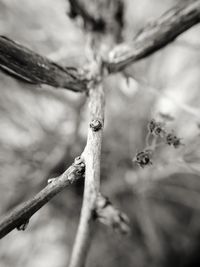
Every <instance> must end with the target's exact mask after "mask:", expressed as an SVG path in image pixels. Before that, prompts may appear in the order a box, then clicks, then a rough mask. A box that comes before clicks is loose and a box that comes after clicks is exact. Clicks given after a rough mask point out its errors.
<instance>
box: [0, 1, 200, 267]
mask: <svg viewBox="0 0 200 267" xmlns="http://www.w3.org/2000/svg"><path fill="white" fill-rule="evenodd" d="M124 2H125V25H124V31H123V37H124V39H126V40H131V38H132V37H133V36H134V34H135V33H136V32H137V31H138V30H139V29H140V28H142V27H143V26H144V25H145V24H146V23H150V22H151V21H152V20H154V19H156V18H157V17H159V16H160V15H161V14H162V13H163V12H165V11H166V10H168V9H169V8H170V7H172V6H173V5H174V4H175V3H176V1H175V0H165V1H159V0H152V1H148V0H140V1H138V0H125V1H124ZM68 9H69V6H68V2H67V1H66V0H57V1H53V0H40V1H32V0H21V1H16V0H0V34H1V35H5V36H7V37H9V38H11V39H13V40H16V41H18V42H19V43H21V44H23V45H25V46H27V47H29V48H31V49H32V50H34V51H35V52H38V53H40V54H41V55H44V56H46V57H48V58H49V59H52V60H54V61H56V62H59V64H61V65H63V66H66V65H70V66H78V65H83V64H84V62H85V61H86V59H87V56H86V55H87V38H86V35H85V33H84V32H83V31H82V28H81V27H80V21H77V22H75V21H71V19H70V18H69V17H68V16H67V14H66V12H67V10H68ZM199 49H200V26H195V27H193V28H192V29H190V30H189V31H187V32H186V33H184V34H182V35H181V36H180V37H179V38H178V39H177V40H176V41H175V42H174V43H172V44H170V45H168V46H167V47H165V48H164V49H162V50H160V51H159V52H157V53H156V54H155V55H153V56H151V57H149V58H147V59H145V60H142V61H140V62H138V63H136V64H134V65H133V66H131V67H129V68H127V69H126V71H125V76H129V78H128V80H127V79H126V78H125V76H124V74H120V73H119V74H116V75H113V76H112V77H109V78H108V79H107V80H106V81H105V86H106V92H107V106H106V125H105V132H104V141H103V153H102V172H101V176H102V178H101V181H102V193H103V194H105V195H108V196H109V198H110V199H111V200H112V201H113V203H115V205H116V206H118V207H119V208H120V209H121V210H123V211H124V212H126V213H127V214H128V216H129V217H130V220H131V234H130V236H128V237H123V236H118V235H116V234H115V233H113V231H112V229H107V228H106V227H104V226H102V225H99V226H98V229H97V230H96V235H95V238H94V241H93V243H92V246H91V250H90V253H89V258H88V266H93V267H97V266H99V267H100V266H104V267H110V266H118V267H120V266H127V267H129V266H137V267H140V266H144V267H145V266H148V267H149V266H176V267H177V266H181V267H182V266H184V267H186V266H199V264H200V259H199V247H200V241H199V237H200V213H199V212H200V180H199V174H200V107H199V104H200V91H199V87H200V75H199V68H200V53H199ZM0 90H1V94H0V113H1V116H0V203H1V205H0V215H1V216H3V215H4V214H5V213H6V212H8V211H9V210H11V209H12V208H13V207H15V206H16V205H17V204H19V203H21V202H23V201H25V200H27V199H29V198H31V197H32V196H33V195H34V194H35V193H37V192H38V191H39V190H41V189H42V188H43V187H44V186H45V185H46V182H47V179H48V178H50V177H53V176H55V175H59V174H60V173H62V172H63V171H64V170H65V169H66V168H67V167H68V166H69V165H70V164H71V163H72V161H73V159H74V157H75V156H77V155H79V154H80V153H81V151H82V149H83V148H84V145H85V140H86V135H87V103H85V102H86V101H85V97H84V96H83V95H79V94H76V93H73V92H68V91H65V90H61V89H58V90H54V89H52V88H46V87H45V86H43V88H40V87H38V88H35V86H32V85H29V84H23V83H20V82H18V81H16V80H14V79H13V78H11V77H8V76H6V75H5V74H3V73H0ZM151 118H156V119H159V120H163V121H165V124H166V128H167V129H169V130H174V132H175V133H176V134H177V135H178V136H180V137H181V138H182V142H183V143H184V145H183V146H181V147H180V148H178V149H173V148H172V147H167V146H163V147H161V148H159V149H157V150H156V151H155V153H154V154H153V159H152V161H153V165H152V166H148V167H147V168H144V169H142V168H139V167H138V166H137V165H135V164H133V162H132V159H133V158H134V156H135V155H136V153H137V152H138V151H140V150H143V149H144V148H145V138H146V135H147V124H148V121H149V120H150V119H151ZM82 190H83V185H82V183H81V182H79V183H77V184H76V185H73V186H72V187H69V188H67V189H66V190H65V191H64V192H62V193H61V194H60V195H58V196H57V197H56V198H55V199H53V200H52V201H51V202H50V203H48V204H47V205H46V206H45V207H43V208H42V209H41V210H40V211H39V212H37V213H36V214H35V215H34V216H33V217H32V218H31V220H30V223H29V225H28V228H27V230H26V231H25V232H18V231H17V230H14V231H12V232H11V233H10V234H9V235H8V236H6V237H5V238H4V239H2V240H1V241H0V266H1V267H13V266H15V267H22V266H26V267H35V266H37V267H44V266H48V267H64V266H67V261H68V259H69V255H70V252H71V249H72V244H73V241H74V237H75V233H76V229H77V225H78V219H79V213H80V208H81V202H82Z"/></svg>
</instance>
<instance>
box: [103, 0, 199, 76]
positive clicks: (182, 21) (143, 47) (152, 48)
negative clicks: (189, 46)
mask: <svg viewBox="0 0 200 267" xmlns="http://www.w3.org/2000/svg"><path fill="white" fill-rule="evenodd" d="M199 22H200V0H194V1H192V2H191V1H185V3H184V4H182V5H180V4H179V5H177V6H176V7H174V8H172V9H171V10H169V11H168V12H166V13H165V14H163V15H162V16H161V17H160V18H159V19H158V20H156V21H155V22H153V23H150V24H149V25H147V26H146V27H144V28H143V29H142V30H141V31H139V33H138V34H137V35H136V36H135V38H134V39H133V42H131V43H122V44H120V45H118V46H116V47H115V48H114V49H113V50H111V52H110V53H109V59H108V62H106V65H107V66H108V69H109V72H117V71H120V70H121V69H123V68H125V67H127V66H128V65H130V64H131V63H133V62H135V61H137V60H139V59H142V58H145V57H147V56H149V55H151V54H152V53H154V52H156V51H158V50H159V49H161V48H163V47H164V46H166V45H167V44H169V43H170V42H172V41H173V40H174V39H175V38H176V37H178V36H179V35H180V34H181V33H183V32H185V31H186V30H188V29H189V28H191V27H192V26H194V25H195V24H197V23H199Z"/></svg>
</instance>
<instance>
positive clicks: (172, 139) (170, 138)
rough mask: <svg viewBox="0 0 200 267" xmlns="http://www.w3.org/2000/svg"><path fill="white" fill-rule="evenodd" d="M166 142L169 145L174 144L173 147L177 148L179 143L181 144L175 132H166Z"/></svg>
mask: <svg viewBox="0 0 200 267" xmlns="http://www.w3.org/2000/svg"><path fill="white" fill-rule="evenodd" d="M166 143H167V144H168V145H169V146H171V145H172V146H174V147H175V148H178V147H180V146H181V145H183V144H182V143H181V139H180V138H178V137H177V136H176V135H175V134H173V133H169V134H167V136H166Z"/></svg>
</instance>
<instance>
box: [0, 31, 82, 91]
mask: <svg viewBox="0 0 200 267" xmlns="http://www.w3.org/2000/svg"><path fill="white" fill-rule="evenodd" d="M0 69H1V70H2V71H4V72H6V73H7V74H9V75H10V76H13V77H15V78H16V79H19V80H21V81H24V82H28V83H32V84H38V85H41V84H47V85H50V86H52V87H55V88H57V87H60V88H66V89H69V90H72V91H75V92H82V91H85V90H86V80H84V78H83V77H82V76H81V75H80V73H79V71H78V70H77V69H75V68H71V67H66V68H64V67H61V66H59V65H58V64H56V63H53V62H51V61H50V60H48V59H47V58H45V57H42V56H40V55H38V54H37V53H35V52H33V51H31V50H30V49H28V48H26V47H24V46H22V45H20V44H18V43H16V42H14V41H12V40H10V39H8V38H6V37H4V36H0Z"/></svg>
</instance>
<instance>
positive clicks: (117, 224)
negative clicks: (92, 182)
mask: <svg viewBox="0 0 200 267" xmlns="http://www.w3.org/2000/svg"><path fill="white" fill-rule="evenodd" d="M93 218H95V219H98V220H99V221H100V222H101V223H103V224H105V225H108V226H110V227H112V228H113V229H114V230H116V231H117V232H119V233H121V234H128V233H129V232H130V226H129V223H130V220H129V218H128V216H127V215H126V214H125V213H123V212H121V211H119V210H118V209H117V208H116V207H114V206H113V205H112V203H111V202H110V200H109V199H108V198H107V197H104V196H102V195H101V194H99V195H98V198H97V202H96V210H95V211H94V214H93Z"/></svg>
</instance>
